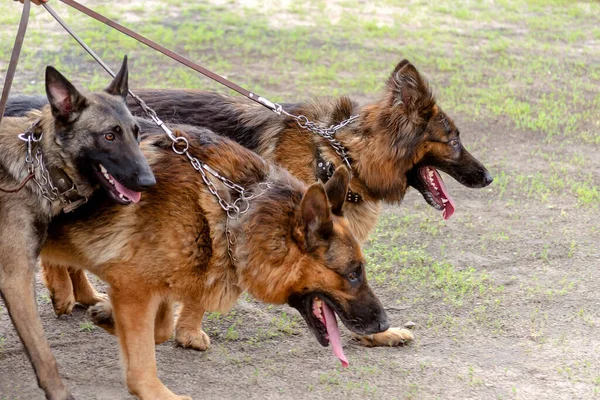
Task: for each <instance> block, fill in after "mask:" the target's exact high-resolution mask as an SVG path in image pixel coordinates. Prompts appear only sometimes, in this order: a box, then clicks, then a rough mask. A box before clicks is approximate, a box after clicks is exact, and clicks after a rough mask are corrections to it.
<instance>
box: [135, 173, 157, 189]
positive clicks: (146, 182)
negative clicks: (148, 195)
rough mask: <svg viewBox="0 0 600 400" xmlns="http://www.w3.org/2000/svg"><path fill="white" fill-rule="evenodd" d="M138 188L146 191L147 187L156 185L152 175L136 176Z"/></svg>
mask: <svg viewBox="0 0 600 400" xmlns="http://www.w3.org/2000/svg"><path fill="white" fill-rule="evenodd" d="M137 183H138V186H139V187H140V189H141V190H148V188H149V187H151V186H154V185H156V178H155V177H154V174H142V175H140V176H138V182H137Z"/></svg>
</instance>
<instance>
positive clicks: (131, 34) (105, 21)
mask: <svg viewBox="0 0 600 400" xmlns="http://www.w3.org/2000/svg"><path fill="white" fill-rule="evenodd" d="M60 1H61V2H63V3H65V4H66V5H68V6H71V7H73V8H74V9H76V10H78V11H80V12H82V13H84V14H85V15H87V16H88V17H91V18H94V19H95V20H96V21H99V22H102V23H103V24H105V25H108V26H110V27H111V28H113V29H116V30H118V31H119V32H121V33H123V34H125V35H127V36H129V37H131V38H133V39H135V40H137V41H138V42H140V43H143V44H145V45H146V46H148V47H150V48H152V49H154V50H156V51H158V52H160V53H162V54H164V55H166V56H167V57H169V58H171V59H173V60H175V61H177V62H178V63H180V64H183V65H185V66H186V67H188V68H191V69H193V70H194V71H197V72H200V73H201V74H202V75H204V76H206V77H208V78H210V79H212V80H214V81H216V82H218V83H220V84H221V85H224V86H227V87H228V88H230V89H232V90H235V91H236V92H238V93H239V94H241V95H243V96H245V97H247V98H249V99H250V100H253V101H255V102H257V103H259V104H262V105H263V106H265V107H267V108H269V109H270V110H272V111H274V112H276V113H278V114H279V113H280V112H281V111H280V110H279V108H278V106H277V105H276V104H275V103H273V102H272V101H270V100H268V99H266V98H264V97H261V96H258V95H256V94H254V93H252V92H251V91H249V90H247V89H244V88H243V87H241V86H239V85H238V84H236V83H233V82H231V81H230V80H228V79H225V78H223V77H222V76H220V75H218V74H215V73H214V72H212V71H210V70H208V69H206V68H204V67H203V66H201V65H199V64H196V63H195V62H193V61H191V60H189V59H187V58H185V57H183V56H182V55H180V54H177V53H175V52H174V51H171V50H169V49H167V48H166V47H163V46H161V45H160V44H158V43H156V42H153V41H152V40H150V39H148V38H146V37H144V36H142V35H140V34H138V33H136V32H134V31H132V30H131V29H128V28H126V27H124V26H123V25H121V24H118V23H117V22H115V21H113V20H111V19H109V18H107V17H105V16H104V15H101V14H98V13H97V12H95V11H94V10H91V9H89V8H87V7H85V6H83V5H81V4H79V3H78V2H76V1H74V0H60ZM42 5H43V6H44V7H46V9H48V5H47V4H46V3H44V4H42Z"/></svg>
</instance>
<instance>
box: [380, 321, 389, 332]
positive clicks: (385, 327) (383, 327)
mask: <svg viewBox="0 0 600 400" xmlns="http://www.w3.org/2000/svg"><path fill="white" fill-rule="evenodd" d="M388 329H390V323H389V322H388V321H387V319H386V320H385V321H383V322H380V323H379V332H385V331H387V330H388Z"/></svg>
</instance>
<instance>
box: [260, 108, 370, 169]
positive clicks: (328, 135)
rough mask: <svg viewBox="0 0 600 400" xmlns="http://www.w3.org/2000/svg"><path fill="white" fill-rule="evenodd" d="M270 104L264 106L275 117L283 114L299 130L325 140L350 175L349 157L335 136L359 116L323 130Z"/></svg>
mask: <svg viewBox="0 0 600 400" xmlns="http://www.w3.org/2000/svg"><path fill="white" fill-rule="evenodd" d="M261 99H262V98H261ZM262 100H263V101H267V102H268V103H270V102H269V101H268V100H266V99H262ZM271 104H272V105H273V107H271V106H270V105H268V104H265V105H266V106H267V107H268V108H271V109H272V110H273V112H274V113H276V114H277V115H281V114H283V115H285V116H287V117H290V118H292V119H294V120H295V121H296V123H297V124H298V126H299V127H300V128H302V129H306V130H309V131H311V132H313V133H316V134H317V135H319V136H321V137H322V138H323V139H325V140H327V141H328V142H329V145H330V146H331V147H332V148H333V150H335V152H336V154H337V155H338V156H340V157H341V158H342V160H343V161H344V164H346V166H347V167H348V168H349V169H350V173H352V164H351V162H350V156H349V155H348V151H347V150H346V148H345V147H344V145H343V144H341V143H340V141H339V140H337V139H336V137H335V134H336V132H337V131H339V130H340V129H342V128H343V127H345V126H346V125H350V124H351V123H353V122H354V121H356V120H357V119H358V118H359V115H352V116H351V117H350V118H348V119H345V120H343V121H342V122H340V123H339V124H337V125H330V126H329V127H328V128H324V127H322V126H320V125H319V124H317V123H316V122H313V121H311V120H309V119H308V118H307V117H305V116H304V115H302V114H300V115H295V114H291V113H289V112H287V111H285V110H284V109H283V107H282V106H281V105H280V104H276V103H271Z"/></svg>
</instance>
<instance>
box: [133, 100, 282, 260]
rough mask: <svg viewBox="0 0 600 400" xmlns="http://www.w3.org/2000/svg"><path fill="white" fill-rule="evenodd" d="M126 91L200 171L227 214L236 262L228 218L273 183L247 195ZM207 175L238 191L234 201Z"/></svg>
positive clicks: (230, 241)
mask: <svg viewBox="0 0 600 400" xmlns="http://www.w3.org/2000/svg"><path fill="white" fill-rule="evenodd" d="M129 94H130V95H131V97H133V99H134V100H135V101H136V102H137V103H138V104H139V106H140V107H141V108H142V110H143V111H144V113H145V114H146V115H147V116H148V117H149V118H150V119H151V120H152V121H154V123H155V124H156V125H158V126H159V127H160V128H162V130H163V131H164V132H165V134H166V135H167V136H168V137H169V139H171V142H172V144H171V148H172V149H173V152H175V153H176V154H179V155H185V156H186V157H187V159H188V161H189V162H190V164H191V165H192V167H193V168H194V169H195V170H196V171H197V172H199V173H200V176H201V177H202V181H203V182H204V184H205V185H206V187H207V188H208V191H209V192H210V194H212V195H213V196H214V197H215V198H216V199H217V202H218V203H219V206H220V207H221V208H222V209H223V211H225V214H226V215H227V219H226V222H225V236H226V239H227V254H228V255H229V257H230V258H231V260H232V261H233V262H236V261H237V258H236V257H235V255H234V254H233V246H234V245H235V243H236V242H237V241H236V238H235V236H234V235H233V233H232V232H231V229H230V222H231V220H235V219H237V218H239V217H240V216H241V215H243V214H245V213H246V212H248V210H249V209H250V201H252V200H254V199H255V198H257V197H259V196H262V195H263V194H264V193H265V192H266V191H267V190H269V189H270V188H271V187H272V185H273V184H272V183H271V182H260V183H259V184H258V190H257V191H255V192H254V193H251V194H248V192H247V191H246V189H244V187H242V186H241V185H238V184H237V183H235V182H233V181H232V180H231V179H229V178H226V177H224V176H222V175H221V174H219V173H218V172H217V171H215V170H214V169H213V168H211V167H210V166H209V165H208V164H206V163H204V162H202V161H200V160H199V159H198V158H196V157H194V156H193V155H192V154H190V152H189V148H190V144H189V142H188V140H187V139H186V138H185V137H183V136H176V135H175V134H174V133H173V131H171V129H169V127H168V126H166V125H165V123H164V122H163V121H162V120H161V119H160V118H159V117H158V115H157V114H156V112H155V111H154V110H153V109H152V108H150V107H149V106H148V105H147V104H146V102H145V101H144V100H142V99H141V98H140V97H138V96H137V95H136V94H134V93H132V92H131V91H129ZM209 174H210V175H212V176H213V177H215V178H216V179H218V180H219V181H220V182H221V183H222V184H223V185H224V186H225V187H226V188H228V189H230V190H233V191H234V192H236V193H237V194H238V196H237V198H236V199H235V200H234V201H233V202H228V201H227V200H225V199H224V198H223V197H222V196H221V195H220V194H219V190H218V189H217V186H216V185H215V184H214V182H213V181H212V180H211V179H210V178H209V176H208V175H209Z"/></svg>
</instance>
